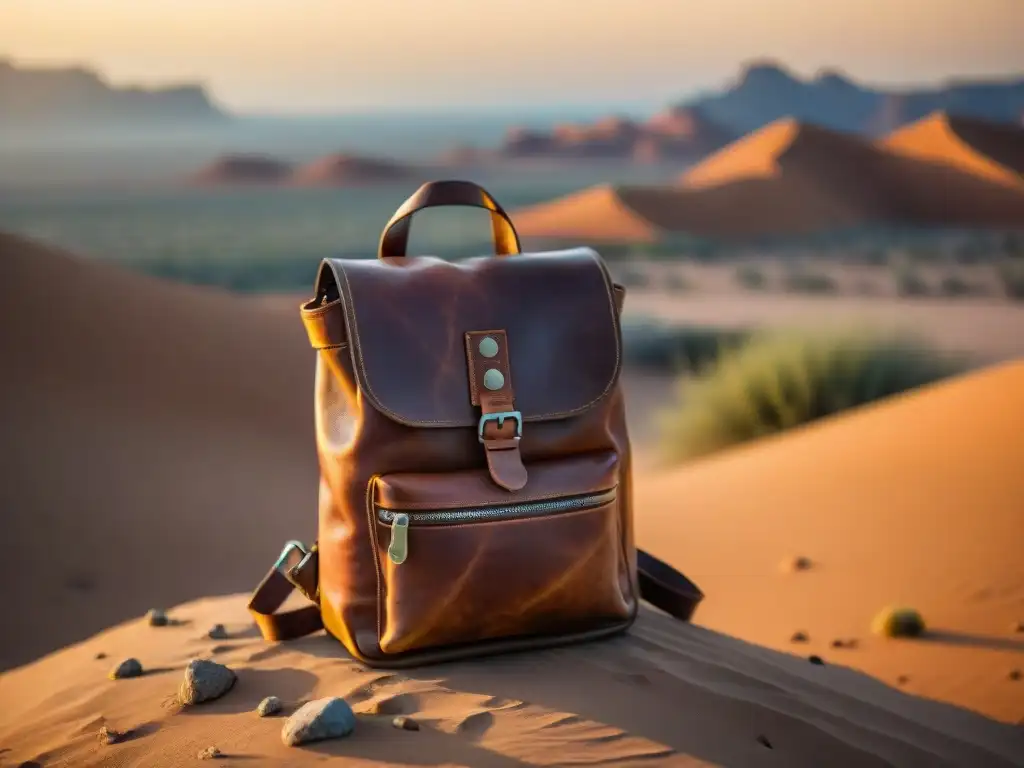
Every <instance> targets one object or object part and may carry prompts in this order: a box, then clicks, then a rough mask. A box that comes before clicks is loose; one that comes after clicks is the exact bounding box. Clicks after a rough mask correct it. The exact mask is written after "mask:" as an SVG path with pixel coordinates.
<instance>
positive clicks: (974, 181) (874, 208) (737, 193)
mask: <svg viewBox="0 0 1024 768" xmlns="http://www.w3.org/2000/svg"><path fill="white" fill-rule="evenodd" d="M624 210H625V211H628V216H627V215H625V214H624V213H623V211H624ZM514 218H515V221H516V226H517V228H518V229H519V230H520V232H521V233H522V234H523V235H524V236H527V237H544V238H580V237H582V238H587V239H590V240H594V241H597V240H650V239H654V238H655V237H657V236H658V235H659V234H664V233H673V232H680V233H689V234H693V235H698V236H704V237H715V238H722V239H729V238H745V237H751V236H759V235H799V234H806V233H812V232H820V231H827V230H840V229H844V228H851V227H857V226H865V225H871V224H901V225H921V226H943V227H952V226H964V227H1024V187H1022V188H1016V187H1009V186H1007V185H1005V184H1002V183H997V182H994V181H991V180H989V179H988V178H986V177H983V176H979V175H977V174H974V173H969V172H966V171H965V170H962V169H960V168H957V167H953V166H952V165H950V164H947V163H937V162H932V161H930V160H927V161H926V160H921V159H917V158H914V157H908V156H905V154H896V153H894V152H889V151H887V150H885V149H882V148H879V147H877V146H874V145H872V144H870V143H869V142H867V141H865V140H863V139H861V138H859V137H856V136H852V135H848V134H844V133H839V132H836V131H832V130H829V129H825V128H820V127H817V126H813V125H808V124H805V123H800V122H797V121H795V120H791V119H786V120H779V121H776V122H775V123H772V124H771V125H768V126H766V127H765V128H762V129H761V130H759V131H756V132H754V133H752V134H750V135H748V136H745V137H743V138H742V139H739V140H738V141H736V142H733V143H732V144H730V145H728V146H727V147H725V148H723V149H722V150H720V151H718V152H716V153H715V154H713V155H712V156H711V157H709V158H707V159H706V160H705V161H703V162H702V163H699V164H698V165H697V166H696V167H694V168H693V169H691V170H690V171H688V172H687V173H686V174H684V175H683V177H682V178H681V179H680V185H679V187H676V188H669V187H665V188H631V187H615V188H607V187H604V188H597V189H591V190H584V191H583V192H581V193H578V194H576V195H574V196H571V197H569V198H563V199H561V200H556V201H554V202H550V203H542V204H539V205H536V206H531V207H528V208H525V209H522V210H520V211H516V212H515V213H514ZM645 225H646V226H645Z"/></svg>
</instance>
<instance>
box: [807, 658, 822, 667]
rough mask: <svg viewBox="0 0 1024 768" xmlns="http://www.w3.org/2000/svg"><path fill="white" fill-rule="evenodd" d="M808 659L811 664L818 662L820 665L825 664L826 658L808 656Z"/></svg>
mask: <svg viewBox="0 0 1024 768" xmlns="http://www.w3.org/2000/svg"><path fill="white" fill-rule="evenodd" d="M807 660H808V661H809V662H811V664H817V665H818V666H824V665H825V660H824V659H823V658H821V656H808V657H807Z"/></svg>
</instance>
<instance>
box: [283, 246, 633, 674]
mask: <svg viewBox="0 0 1024 768" xmlns="http://www.w3.org/2000/svg"><path fill="white" fill-rule="evenodd" d="M617 288H618V287H617V286H613V284H612V281H611V279H610V277H609V275H608V272H607V269H606V268H605V266H604V264H603V263H602V261H601V260H600V258H599V257H598V256H597V255H596V254H595V253H594V252H593V251H591V250H589V249H574V250H567V251H560V252H552V253H541V254H514V255H511V256H508V257H507V258H494V257H488V258H478V259H469V260H464V261H460V262H448V261H444V260H441V259H438V258H433V257H425V256H423V257H394V258H383V259H377V260H340V259H331V260H327V261H325V262H324V264H323V265H322V267H321V270H320V274H319V276H318V279H317V285H316V297H315V298H314V299H313V300H312V301H310V302H309V303H308V304H306V305H305V306H304V307H303V308H302V317H303V321H304V323H305V325H306V328H307V331H308V333H309V338H310V342H311V344H312V345H313V347H314V348H315V349H317V377H316V380H317V383H316V400H315V411H316V427H317V429H316V434H317V448H318V454H319V459H320V468H321V485H320V510H319V539H318V549H319V551H318V558H319V564H318V570H319V574H318V576H319V604H320V612H321V616H322V620H323V623H324V625H325V627H326V628H327V630H328V631H329V632H330V633H331V634H333V635H334V636H335V637H337V638H338V639H339V640H340V641H341V642H342V643H344V645H345V646H346V648H347V649H348V650H349V651H350V652H351V653H352V654H353V655H354V656H355V657H357V658H359V659H361V660H363V661H366V662H367V663H370V664H372V665H374V666H407V665H413V664H419V663H425V662H430V661H440V660H447V659H455V658H462V657H467V656H473V655H479V654H486V653H494V652H498V651H507V650H517V649H525V648H533V647H543V646H548V645H555V644H561V643H565V642H572V641H578V640H584V639H590V638H596V637H600V636H604V635H608V634H612V633H616V632H619V631H622V630H624V629H626V628H627V627H628V626H629V625H630V624H631V623H632V621H633V620H634V618H635V616H636V611H637V605H638V587H637V579H636V550H635V547H634V543H633V528H632V495H631V484H630V479H631V472H630V468H631V466H630V465H631V455H630V447H629V437H628V433H627V429H626V421H625V412H624V403H623V396H622V393H621V391H620V389H619V385H618V382H619V373H620V368H621V350H620V344H621V331H620V328H619V310H620V309H621V303H622V302H621V297H622V291H621V289H618V290H617ZM485 337H491V338H493V339H495V340H496V341H497V342H498V353H497V354H496V355H494V356H493V357H490V358H487V357H484V356H482V355H481V353H480V352H479V349H480V345H479V342H480V341H481V340H482V339H483V338H485ZM490 369H495V370H497V371H498V372H499V373H501V381H502V385H501V386H500V387H497V388H496V389H490V388H487V387H485V386H484V385H483V381H482V379H483V375H485V374H486V373H487V371H488V370H490ZM491 380H494V381H496V380H497V378H496V377H493V375H492V379H491ZM509 411H518V412H519V413H520V414H521V415H522V423H521V424H519V423H517V422H518V420H517V419H513V418H509V419H506V420H504V421H503V423H501V424H500V425H499V422H498V421H497V420H493V421H489V422H487V423H486V424H485V425H484V428H483V440H481V439H480V436H479V434H478V424H479V421H480V417H481V414H482V413H488V412H493V413H501V412H509ZM520 426H521V429H522V435H521V438H518V439H517V430H518V428H519V427H520ZM520 468H521V473H520ZM597 492H613V493H612V498H611V500H606V501H604V502H603V503H600V504H595V505H591V506H588V507H587V508H584V509H573V510H569V511H562V512H558V513H557V514H544V515H537V516H530V517H523V518H513V519H502V520H489V521H467V522H459V523H456V524H441V525H437V524H431V525H428V524H418V523H417V519H416V514H417V512H420V511H423V510H441V509H445V510H458V509H465V508H479V507H495V506H508V505H518V504H524V503H530V502H537V501H546V500H552V499H555V500H557V499H565V498H574V497H581V496H585V495H587V494H594V493H597ZM382 509H385V510H392V511H405V512H406V513H408V515H409V517H410V525H409V528H408V556H407V559H406V560H405V561H404V562H402V563H400V564H396V563H395V562H392V561H391V560H390V559H389V557H388V543H389V536H390V535H391V530H390V528H389V526H388V525H387V524H386V523H385V522H382V521H381V520H380V518H379V513H380V510H382Z"/></svg>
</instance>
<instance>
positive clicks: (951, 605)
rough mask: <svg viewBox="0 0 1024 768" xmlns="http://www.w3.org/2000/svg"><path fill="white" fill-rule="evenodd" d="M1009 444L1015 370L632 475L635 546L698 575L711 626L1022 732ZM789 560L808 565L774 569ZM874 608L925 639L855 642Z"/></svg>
mask: <svg viewBox="0 0 1024 768" xmlns="http://www.w3.org/2000/svg"><path fill="white" fill-rule="evenodd" d="M1022 434H1024V362H1015V363H1010V364H1004V365H1001V366H998V367H994V368H991V369H986V370H983V371H981V372H979V373H976V374H973V375H969V376H965V377H962V378H959V379H956V380H953V381H950V382H946V383H942V384H939V385H936V386H934V387H931V388H928V389H927V390H923V391H920V392H917V393H913V394H909V395H906V396H902V397H898V398H894V399H892V400H890V401H888V402H885V403H880V404H877V405H875V406H872V407H869V408H865V409H863V410H860V411H858V412H855V413H850V414H847V415H844V416H841V417H839V418H836V419H833V420H827V421H824V422H820V423H818V424H817V425H812V426H810V427H808V428H804V429H802V430H799V431H797V432H791V433H788V434H785V435H782V436H779V437H776V438H769V439H765V440H763V441H761V442H759V443H755V444H752V445H749V446H748V447H743V448H740V449H738V450H735V451H731V452H728V453H725V454H721V455H720V456H718V457H711V458H708V459H707V460H704V461H700V462H697V463H695V464H692V465H690V466H688V467H685V468H682V469H681V470H675V471H672V472H670V473H668V474H665V475H663V476H660V477H650V478H644V479H643V480H641V481H638V483H637V491H636V499H635V502H636V504H637V508H638V509H640V510H642V512H641V513H640V514H639V515H638V517H637V539H638V541H640V542H641V543H642V544H644V545H646V546H649V547H650V548H651V549H652V551H653V553H654V554H655V555H657V554H660V555H662V556H664V557H670V558H672V559H673V561H674V562H676V563H680V564H683V565H685V567H686V568H687V569H688V570H689V571H690V572H692V573H693V574H696V575H698V576H699V579H700V581H701V586H702V587H703V588H704V589H705V590H706V592H707V593H708V594H709V595H710V596H711V598H710V599H709V600H708V601H707V604H706V605H705V606H702V608H701V613H700V621H701V623H702V624H705V625H706V626H708V627H710V628H713V629H716V630H720V631H723V632H727V633H729V634H734V635H738V636H740V637H743V638H744V639H746V640H749V641H751V642H756V643H760V644H764V645H767V646H771V647H775V648H780V649H782V648H784V649H787V650H790V651H794V652H799V653H820V654H821V655H823V656H824V657H825V658H826V659H828V660H830V661H832V662H834V663H839V664H848V665H850V666H854V667H857V668H859V669H862V670H865V671H867V672H869V673H871V674H874V675H877V676H878V677H880V678H882V679H883V680H886V681H889V682H890V683H893V684H895V682H896V681H897V678H898V677H899V676H900V675H906V676H908V677H909V682H908V683H907V684H906V690H908V691H912V692H914V693H920V694H921V695H924V696H928V697H935V698H939V699H946V700H949V701H955V702H957V703H958V704H961V705H964V706H968V707H971V708H974V709H977V710H979V711H982V712H985V713H987V714H989V715H991V716H993V717H997V718H1000V719H1003V720H1007V721H1011V722H1014V721H1016V722H1021V721H1022V720H1024V681H1013V680H1011V679H1009V677H1008V675H1009V673H1010V671H1011V670H1013V669H1014V668H1016V669H1021V670H1022V671H1024V634H1022V633H1020V632H1015V630H1014V624H1015V623H1016V622H1018V621H1024V558H1022V557H1021V542H1022V541H1024V472H1022V471H1021V470H1022V468H1024V440H1022V438H1021V435H1022ZM792 556H805V557H809V558H811V560H812V561H814V562H815V563H816V564H817V565H816V566H815V567H814V568H812V569H811V570H809V571H806V572H802V573H782V572H780V569H779V564H780V563H781V562H783V561H784V560H785V559H786V558H787V557H792ZM891 603H896V604H907V605H910V606H912V607H914V608H917V609H918V610H920V611H921V612H922V613H923V615H924V617H925V619H926V621H927V622H928V623H929V624H930V625H931V626H932V627H933V629H934V630H935V634H934V635H933V637H932V638H931V639H928V640H921V641H894V640H889V641H885V640H882V639H879V638H874V637H871V636H869V635H868V630H869V626H870V622H871V619H872V617H873V615H874V614H875V613H876V612H877V611H878V610H879V609H881V608H882V607H884V606H886V605H887V604H891ZM798 630H799V631H803V632H806V633H807V634H808V635H809V637H810V643H808V644H806V645H793V644H791V643H790V642H789V640H790V637H791V635H792V634H793V633H794V632H795V631H798ZM843 638H856V639H858V641H859V647H858V648H856V649H842V650H839V649H833V648H832V647H831V645H830V644H831V641H832V640H833V639H843ZM1021 756H1022V759H1024V752H1021Z"/></svg>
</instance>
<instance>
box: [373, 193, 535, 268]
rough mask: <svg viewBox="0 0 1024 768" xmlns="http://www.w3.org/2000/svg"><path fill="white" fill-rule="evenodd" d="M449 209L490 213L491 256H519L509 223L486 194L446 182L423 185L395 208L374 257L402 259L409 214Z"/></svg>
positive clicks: (404, 253) (516, 235)
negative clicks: (492, 239)
mask: <svg viewBox="0 0 1024 768" xmlns="http://www.w3.org/2000/svg"><path fill="white" fill-rule="evenodd" d="M450 205H454V206H464V207H470V208H483V209H485V210H487V211H490V213H491V231H492V232H493V234H494V252H495V254H496V255H498V256H509V255H511V254H515V253H521V250H520V246H519V235H518V234H516V229H515V227H514V226H513V225H512V219H510V218H509V216H508V214H507V213H506V212H505V209H504V208H502V207H501V206H500V205H498V202H497V201H496V200H495V199H494V198H493V197H491V195H490V193H488V192H487V190H486V189H484V188H483V187H481V186H479V185H477V184H474V183H473V182H471V181H458V180H450V181H430V182H427V183H426V184H424V185H423V186H421V187H420V188H419V189H417V190H416V191H415V192H413V193H412V195H410V197H409V199H408V200H406V201H405V202H404V203H402V204H401V205H400V206H399V207H398V210H397V211H395V215H394V216H392V217H391V220H390V221H389V222H388V223H387V226H385V227H384V232H383V233H382V234H381V236H380V246H379V247H378V249H377V257H378V258H380V259H387V258H394V257H402V256H405V255H406V249H407V248H408V246H409V227H410V225H411V224H412V216H413V214H414V213H416V212H417V211H422V210H423V209H424V208H438V207H441V206H450Z"/></svg>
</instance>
